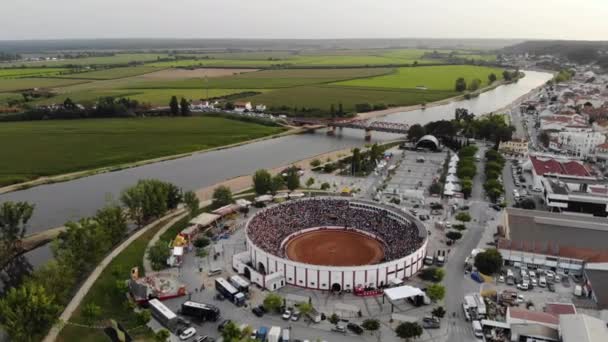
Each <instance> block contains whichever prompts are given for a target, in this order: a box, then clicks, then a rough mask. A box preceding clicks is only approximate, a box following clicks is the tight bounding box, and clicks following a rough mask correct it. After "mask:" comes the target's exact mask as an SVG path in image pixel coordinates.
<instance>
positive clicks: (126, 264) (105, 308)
mask: <svg viewBox="0 0 608 342" xmlns="http://www.w3.org/2000/svg"><path fill="white" fill-rule="evenodd" d="M165 223H166V221H164V222H161V223H159V224H158V225H157V226H155V227H152V228H150V230H148V231H147V232H145V233H144V234H142V236H140V237H139V238H138V239H136V240H135V241H133V243H131V245H129V246H128V247H127V248H126V249H125V250H124V251H122V253H120V254H119V255H118V256H116V258H115V259H114V260H112V262H111V263H110V264H109V265H108V266H107V267H106V269H105V270H104V271H103V272H102V273H101V275H100V276H99V278H97V281H96V282H95V283H94V284H93V286H92V287H91V289H90V290H89V292H88V293H87V294H86V296H85V297H84V299H83V300H82V302H81V303H80V305H79V306H78V308H77V309H76V311H75V312H74V314H73V315H72V318H71V320H70V321H71V322H74V323H81V324H84V320H83V318H82V314H81V310H82V308H84V307H85V306H86V305H87V304H89V303H95V304H96V305H98V306H99V307H100V308H101V317H103V319H115V320H117V321H118V322H120V323H121V324H122V325H123V326H124V327H125V329H127V330H130V329H133V328H135V327H137V322H136V317H135V314H134V312H133V310H131V309H130V308H127V307H125V305H124V303H125V299H126V297H125V295H124V293H122V294H121V293H119V292H118V291H117V290H116V282H117V281H119V280H126V279H128V277H129V272H130V270H131V268H132V267H134V266H138V267H139V272H140V275H141V276H144V275H145V272H144V267H143V258H144V253H145V250H146V246H147V245H148V241H150V239H152V237H153V236H154V234H156V232H157V231H158V230H159V229H161V228H162V227H163V226H164V224H165ZM130 333H131V334H132V337H137V338H142V339H150V338H152V337H153V335H152V332H151V330H150V329H149V328H147V327H141V328H137V329H135V330H132V331H130ZM57 341H65V342H71V341H99V342H104V341H108V338H107V337H106V335H105V334H104V333H103V331H102V330H100V329H90V328H82V327H78V326H74V325H66V326H65V327H64V328H63V330H61V333H60V334H59V336H58V338H57Z"/></svg>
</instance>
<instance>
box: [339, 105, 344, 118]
mask: <svg viewBox="0 0 608 342" xmlns="http://www.w3.org/2000/svg"><path fill="white" fill-rule="evenodd" d="M338 116H339V117H342V116H344V108H343V107H342V102H340V103H338Z"/></svg>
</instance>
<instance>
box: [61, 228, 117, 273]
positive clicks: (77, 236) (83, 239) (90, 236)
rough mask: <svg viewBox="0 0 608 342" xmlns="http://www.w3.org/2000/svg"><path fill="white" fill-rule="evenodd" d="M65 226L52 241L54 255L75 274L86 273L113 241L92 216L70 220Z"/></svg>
mask: <svg viewBox="0 0 608 342" xmlns="http://www.w3.org/2000/svg"><path fill="white" fill-rule="evenodd" d="M65 226H66V228H67V229H66V230H65V231H63V232H61V233H60V234H59V235H58V236H57V238H55V240H54V241H53V242H52V245H51V249H52V251H53V255H54V256H55V259H57V261H58V262H59V263H60V264H62V265H65V266H66V267H69V268H71V269H72V270H74V272H75V274H82V273H85V272H87V271H88V270H89V269H90V267H92V266H93V265H95V264H96V263H97V262H98V261H99V260H100V259H101V257H102V256H103V255H104V254H105V252H106V251H107V250H108V249H109V248H110V246H111V242H110V241H109V240H108V239H107V238H105V236H106V234H105V232H104V231H103V228H102V227H101V225H100V224H99V222H97V221H96V220H94V219H92V218H83V219H81V220H80V221H78V222H68V223H66V224H65Z"/></svg>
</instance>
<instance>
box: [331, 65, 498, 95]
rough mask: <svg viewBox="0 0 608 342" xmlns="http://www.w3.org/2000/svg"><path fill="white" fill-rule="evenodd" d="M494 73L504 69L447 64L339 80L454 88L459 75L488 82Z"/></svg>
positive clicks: (366, 84)
mask: <svg viewBox="0 0 608 342" xmlns="http://www.w3.org/2000/svg"><path fill="white" fill-rule="evenodd" d="M491 73H494V74H495V75H496V77H498V79H501V78H502V70H501V69H497V68H489V67H479V66H470V65H446V66H433V67H416V68H399V69H398V70H397V72H396V73H394V74H391V75H386V76H378V77H372V78H366V79H358V80H349V81H344V82H338V83H336V85H341V86H359V87H381V88H387V87H388V88H401V89H411V88H416V87H419V86H422V87H426V88H427V89H429V90H453V89H454V83H455V82H456V79H457V78H459V77H464V79H465V80H466V81H467V82H469V81H471V80H473V79H475V78H478V79H480V80H481V81H482V86H484V85H487V84H488V75H489V74H491Z"/></svg>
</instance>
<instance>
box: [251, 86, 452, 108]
mask: <svg viewBox="0 0 608 342" xmlns="http://www.w3.org/2000/svg"><path fill="white" fill-rule="evenodd" d="M456 95H458V93H456V92H451V91H424V90H416V89H390V88H389V89H380V88H365V87H339V86H305V87H295V88H286V89H279V90H274V91H269V92H266V93H263V94H260V95H255V96H251V97H247V98H244V99H243V100H246V101H252V102H253V103H263V104H265V105H266V106H268V107H274V108H279V107H281V106H288V107H290V108H302V107H306V108H318V109H321V110H324V111H325V112H329V108H330V106H331V105H332V104H333V105H334V106H337V105H338V103H342V105H343V106H344V110H345V111H354V108H355V105H356V104H360V103H370V104H372V105H373V104H385V105H389V106H409V105H415V104H420V103H423V102H433V101H438V100H442V99H445V98H449V97H453V96H456Z"/></svg>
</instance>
